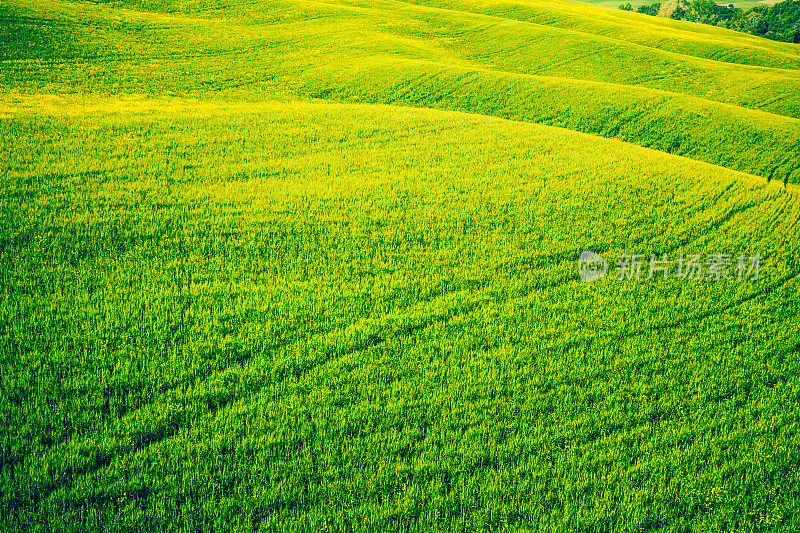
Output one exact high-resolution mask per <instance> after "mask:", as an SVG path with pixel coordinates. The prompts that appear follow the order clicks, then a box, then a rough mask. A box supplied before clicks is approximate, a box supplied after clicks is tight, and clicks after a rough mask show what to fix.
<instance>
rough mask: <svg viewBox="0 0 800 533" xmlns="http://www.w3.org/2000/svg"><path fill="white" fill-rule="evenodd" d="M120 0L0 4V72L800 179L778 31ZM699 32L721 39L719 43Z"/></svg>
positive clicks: (20, 80) (793, 58)
mask: <svg viewBox="0 0 800 533" xmlns="http://www.w3.org/2000/svg"><path fill="white" fill-rule="evenodd" d="M118 4H119V3H115V4H111V5H110V6H107V5H100V6H98V5H95V4H88V3H69V2H47V3H44V4H40V3H38V2H37V3H36V4H34V3H33V2H30V3H25V4H23V5H16V6H13V5H12V6H10V7H5V8H3V9H4V11H5V15H4V17H5V20H6V21H8V22H7V24H6V27H7V28H8V29H10V31H11V34H12V37H10V38H9V37H8V36H6V38H5V41H6V44H5V45H4V46H3V50H4V51H3V52H2V58H3V62H4V64H5V67H6V68H4V70H3V79H4V83H5V85H6V86H8V87H10V88H12V89H15V90H17V91H22V92H26V93H28V92H40V91H48V92H49V91H53V90H56V91H60V90H67V91H76V90H77V91H82V92H86V91H88V92H100V93H102V94H125V93H144V94H165V93H166V94H176V95H186V96H192V97H199V98H207V97H214V96H215V95H219V96H225V95H230V96H233V97H236V98H241V97H245V98H264V97H266V98H271V97H274V96H275V95H278V94H283V95H285V96H293V97H297V96H301V97H314V98H325V99H331V100H337V101H348V102H372V103H397V104H401V105H413V106H420V107H432V108H440V109H451V110H460V111H467V112H476V113H481V114H489V115H494V116H499V117H503V118H510V119H515V120H524V121H530V122H537V123H543V124H551V125H556V126H562V127H566V128H569V129H574V130H577V131H582V132H585V133H592V134H597V135H602V136H606V137H614V138H618V139H620V140H624V141H626V142H631V143H634V144H638V145H641V146H645V147H650V148H654V149H658V150H662V151H666V152H669V153H675V154H679V155H684V156H687V157H691V158H694V159H698V160H702V161H706V162H710V163H714V164H718V165H722V166H726V167H729V168H733V169H735V170H741V171H744V172H748V173H752V174H757V175H760V176H762V177H765V178H771V179H776V180H780V181H783V180H785V179H788V180H789V181H790V182H796V181H797V180H798V179H800V164H798V161H800V119H798V117H799V116H800V72H798V70H797V67H798V63H797V61H798V58H800V55H798V54H797V50H796V49H797V47H794V48H791V45H786V44H785V43H774V42H770V41H766V40H763V39H755V41H757V42H758V43H759V45H760V46H761V48H757V47H755V45H753V44H752V42H753V41H754V38H751V37H748V36H742V37H741V39H740V40H738V41H737V40H735V38H734V36H735V37H736V38H737V39H738V38H739V36H738V35H736V34H735V33H734V32H722V34H723V36H724V37H725V38H721V37H719V35H720V30H719V29H718V28H691V29H692V31H689V30H686V29H685V28H683V27H681V29H680V30H677V29H676V32H675V35H674V36H673V38H672V40H671V41H670V42H678V43H682V44H681V47H680V49H681V50H682V51H684V53H682V54H677V53H675V52H673V51H667V50H664V49H662V48H659V46H664V47H666V46H665V45H663V43H661V42H660V41H659V40H658V39H655V40H653V41H652V42H648V43H647V44H646V45H643V44H641V43H636V44H634V43H633V42H632V40H631V39H630V38H629V37H628V36H627V35H626V34H622V35H618V34H619V32H617V31H615V30H613V28H612V29H608V28H607V27H605V26H602V27H601V28H600V29H596V28H593V27H591V25H589V26H587V27H586V28H585V29H583V30H581V31H575V30H565V29H562V28H561V27H558V26H559V24H561V23H557V22H553V21H551V23H549V24H550V25H542V24H540V23H530V22H527V21H520V20H517V19H509V18H501V17H498V16H494V15H492V16H489V15H485V14H478V13H473V12H468V11H455V10H445V9H440V8H432V7H428V6H418V5H413V4H407V3H403V2H395V1H391V0H385V1H382V2H369V3H365V5H368V6H369V7H365V5H360V3H359V2H342V3H338V4H334V3H320V2H306V1H302V0H299V1H297V2H285V1H277V2H266V3H257V2H241V3H240V2H230V3H229V4H224V3H215V4H213V7H212V6H208V5H207V4H204V3H199V4H196V3H192V4H188V5H191V6H193V9H192V10H187V9H184V10H182V11H190V12H189V13H182V12H181V10H178V9H177V7H173V8H170V5H169V4H167V5H164V4H159V6H161V10H162V11H164V12H165V13H153V12H146V11H137V10H134V11H132V10H128V9H125V8H118V7H111V6H116V5H118ZM122 4H123V5H130V6H131V7H138V8H139V9H142V8H145V7H152V5H150V4H149V3H142V2H138V3H137V2H123V3H122ZM209 4H210V3H209ZM177 5H178V4H176V6H177ZM447 5H448V6H450V7H456V6H455V5H454V4H453V5H451V4H447ZM487 5H489V6H490V7H491V6H495V3H492V2H489V3H487ZM497 5H501V6H503V5H505V4H497ZM514 5H515V6H516V5H517V4H514ZM519 5H520V6H523V7H525V9H522V8H521V7H519V6H517V8H515V9H513V10H511V9H510V8H507V9H503V10H500V9H499V8H496V9H495V8H493V9H489V8H487V7H484V9H483V10H484V11H487V12H499V13H501V14H503V15H506V16H508V15H510V14H514V15H515V16H518V17H520V18H529V19H533V20H537V21H540V18H537V17H536V16H534V15H533V14H531V13H533V12H535V9H534V10H533V11H531V10H532V9H533V8H534V7H537V6H541V4H538V3H535V2H532V3H531V2H528V3H524V2H523V3H519ZM547 5H548V6H550V5H551V4H547ZM554 5H555V6H560V5H561V4H554ZM481 6H484V4H481V3H477V4H475V5H473V4H472V3H471V4H470V9H473V10H477V9H478V8H480V7H481ZM566 6H567V7H565V8H563V9H562V12H563V13H564V14H565V15H564V16H566V15H567V14H569V16H570V17H571V18H570V21H572V18H574V17H577V16H579V14H581V13H582V14H583V15H582V16H583V17H584V18H585V20H586V21H592V22H593V23H594V22H595V21H597V20H603V17H601V16H599V15H598V13H600V14H603V13H605V12H604V11H602V10H600V9H599V8H596V7H593V6H587V5H581V4H579V3H574V4H566ZM461 7H464V6H461ZM548 9H552V8H548ZM498 10H499V11H498ZM509 10H510V11H511V12H512V13H510V12H509ZM529 11H531V12H529ZM23 13H27V15H23ZM520 13H522V15H525V14H527V15H526V17H523V16H522V15H521V14H520ZM223 14H224V15H223ZM621 16H622V15H621ZM624 16H625V17H630V16H634V15H631V14H627V13H625V14H624ZM649 18H652V17H644V16H639V18H638V19H637V21H638V24H639V26H641V27H640V28H639V29H638V30H637V31H638V32H639V33H641V34H645V35H658V34H659V32H663V31H664V29H663V27H662V26H663V21H660V20H657V21H655V22H653V23H652V24H653V26H652V28H645V27H644V26H642V25H646V24H647V22H642V21H641V19H649ZM540 22H541V21H540ZM565 24H566V23H565ZM587 24H588V22H587ZM598 24H599V22H598ZM569 25H570V26H576V24H574V23H573V22H569ZM618 25H620V24H618ZM577 26H578V27H580V25H579V24H577ZM689 26H692V25H689ZM614 27H615V28H616V27H617V26H614ZM590 30H591V31H590ZM651 30H652V31H651ZM592 31H594V33H592ZM629 31H630V28H629ZM704 31H705V33H704ZM639 33H637V35H638V34H639ZM187 36H190V37H189V38H188V39H187ZM626 39H627V40H626ZM634 41H635V39H634ZM639 41H642V40H641V39H639ZM708 46H714V47H718V48H719V47H721V48H720V49H724V50H727V51H726V52H724V53H723V52H720V53H719V54H716V53H713V54H712V53H709V52H708V49H707V48H708ZM667 48H668V47H667ZM686 49H690V50H691V51H692V52H693V55H692V54H688V53H686V52H685V50H686ZM740 52H741V54H745V55H741V54H740ZM745 52H746V53H745ZM751 52H752V53H754V54H758V56H759V57H760V58H761V60H760V61H759V62H757V63H759V64H758V65H755V66H754V65H745V64H740V63H729V62H721V61H714V60H709V59H708V58H706V57H705V56H709V55H711V56H717V55H719V56H721V57H723V58H725V59H729V60H737V59H740V60H741V61H743V62H747V61H751V60H749V59H748V58H747V57H745V56H746V55H747V54H750V53H751ZM737 54H739V55H741V57H739V56H738V55H737ZM44 57H46V58H47V60H46V61H45V62H44V63H43V62H42V58H44ZM751 62H755V61H754V60H752V61H751ZM775 65H780V68H776V67H775ZM258 95H261V96H258ZM553 95H558V97H557V98H553Z"/></svg>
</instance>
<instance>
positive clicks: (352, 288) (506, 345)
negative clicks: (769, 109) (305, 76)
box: [0, 99, 800, 531]
mask: <svg viewBox="0 0 800 533" xmlns="http://www.w3.org/2000/svg"><path fill="white" fill-rule="evenodd" d="M51 105H52V107H48V108H45V109H44V112H36V113H35V114H31V112H29V111H24V110H22V109H23V108H21V107H20V106H17V107H12V108H11V109H12V110H16V111H13V114H12V115H11V116H10V117H9V118H6V119H4V120H3V122H2V127H3V129H4V136H3V138H4V139H7V140H6V141H5V143H6V144H5V146H4V147H3V149H4V153H5V154H7V155H6V156H5V158H4V161H5V164H6V165H7V167H8V168H9V169H10V171H9V173H8V175H7V179H6V180H5V181H4V185H3V188H4V190H3V195H4V197H5V198H7V199H8V200H7V202H6V203H5V207H4V209H3V228H4V230H3V232H4V233H3V239H2V248H0V254H2V256H3V261H2V265H3V272H2V279H3V280H4V282H3V293H2V297H3V301H4V305H3V306H2V313H3V318H2V322H1V323H2V326H3V337H2V346H3V349H2V353H3V359H2V364H3V374H2V375H3V378H2V382H0V383H2V387H3V396H4V398H6V401H5V402H3V403H2V409H3V419H4V420H5V421H6V422H5V432H6V438H5V439H4V440H3V449H2V450H3V451H2V455H3V458H4V460H3V467H2V468H3V469H2V473H3V476H2V484H3V485H2V486H3V490H2V493H3V495H4V496H3V500H2V501H3V511H4V512H3V517H4V519H3V520H4V529H8V530H15V529H19V530H22V529H28V528H31V529H34V530H36V529H37V528H38V529H41V530H48V531H69V530H73V529H74V528H75V527H77V526H78V525H79V524H83V526H86V527H89V528H100V527H102V528H103V529H112V530H116V529H122V528H137V529H141V528H144V529H153V528H161V527H164V526H167V525H169V526H170V527H174V528H178V529H187V530H197V529H199V530H210V528H212V527H213V528H214V530H220V529H222V530H228V529H231V530H232V529H237V528H238V529H241V530H256V529H259V530H265V531H269V530H278V529H280V530H311V529H318V528H321V527H323V528H324V527H330V528H332V529H337V530H339V529H347V528H352V529H357V530H406V529H427V530H444V529H459V530H466V529H469V530H472V529H476V528H477V529H491V530H496V529H502V528H503V527H504V525H507V526H509V527H511V528H514V529H516V528H523V529H529V528H530V529H541V530H563V529H565V528H566V529H571V530H579V529H582V528H585V527H592V528H600V529H605V528H607V529H612V528H613V529H622V530H630V531H633V530H638V529H640V528H645V529H646V528H648V527H650V528H652V527H656V526H659V527H663V528H666V529H668V530H682V529H684V528H687V527H690V528H697V529H708V528H711V529H718V528H729V529H750V528H758V529H769V528H772V527H775V528H790V527H795V526H796V525H797V520H798V518H797V515H796V513H795V511H794V509H795V508H796V505H795V503H796V501H797V497H798V495H797V493H796V489H792V487H795V486H796V485H797V483H796V472H797V466H798V456H797V451H796V448H795V447H794V445H793V442H794V441H795V440H796V439H797V434H796V428H797V420H796V417H797V413H798V412H799V411H798V410H797V402H798V400H799V399H800V396H798V394H800V392H799V391H800V385H799V384H798V383H797V379H798V378H797V376H798V374H797V361H796V357H794V355H795V354H796V352H797V349H798V348H797V346H798V343H799V342H800V339H799V338H798V333H797V332H798V327H797V324H796V322H797V316H798V314H797V311H798V309H797V302H798V300H797V298H796V295H797V289H798V285H797V283H798V281H797V262H796V257H795V250H796V247H795V246H796V245H795V242H796V237H795V236H794V229H795V227H796V224H797V221H798V218H799V217H800V213H799V212H798V208H797V205H796V202H794V201H793V199H794V193H789V192H785V191H783V190H782V189H781V188H778V187H776V186H770V187H764V185H763V184H762V183H760V181H759V180H757V179H755V178H753V177H751V176H747V175H743V174H737V173H733V172H730V171H728V170H725V169H722V168H719V167H713V166H709V165H703V164H699V163H696V162H692V161H690V160H687V159H683V158H678V157H675V156H668V155H662V154H659V153H658V152H654V151H649V150H644V149H641V148H636V147H631V146H630V145H625V144H623V143H619V142H613V141H606V140H602V139H597V138H592V137H589V136H585V135H581V134H577V133H571V132H568V131H566V130H559V129H554V128H547V127H542V126H534V125H528V124H522V123H514V122H508V121H501V120H497V119H491V118H482V117H477V116H474V115H463V114H456V113H443V112H433V111H425V110H414V109H408V108H406V109H402V108H394V107H382V106H374V107H373V106H340V105H331V104H319V103H317V104H310V103H290V102H284V103H267V104H247V105H242V104H239V103H228V104H217V105H209V104H206V103H200V102H197V103H192V102H184V101H180V100H174V99H173V100H162V101H147V100H135V101H130V100H124V101H109V102H101V101H97V100H94V101H92V100H84V101H83V102H81V101H74V100H70V99H60V100H58V101H55V102H53V103H52V104H51ZM87 106H88V107H87ZM12 134H13V135H12ZM11 139H13V141H12V140H11ZM575 146H580V147H581V149H580V150H578V151H576V150H574V149H573V147H575ZM498 154H503V156H502V157H498ZM584 248H592V249H595V250H598V251H600V252H601V253H604V254H606V255H608V256H609V257H611V256H614V255H615V254H617V253H620V252H622V251H639V252H642V253H646V252H650V251H655V252H662V251H664V252H670V253H673V254H676V253H677V252H679V251H686V252H687V253H690V252H691V253H694V252H697V253H714V252H717V251H719V252H729V253H738V252H746V253H748V254H750V253H755V252H756V251H760V252H761V253H763V254H764V255H765V257H766V259H765V262H764V264H763V265H762V273H763V274H762V278H761V279H760V280H759V281H757V282H737V281H730V282H721V283H712V282H694V283H693V282H691V281H680V280H672V281H668V282H658V281H650V282H644V281H642V282H638V283H637V282H617V281H613V280H605V281H601V282H597V283H595V284H582V283H581V282H580V281H578V280H577V277H576V275H575V259H576V257H577V254H578V253H579V252H580V250H581V249H584Z"/></svg>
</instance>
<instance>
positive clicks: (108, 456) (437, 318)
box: [34, 276, 572, 505]
mask: <svg viewBox="0 0 800 533" xmlns="http://www.w3.org/2000/svg"><path fill="white" fill-rule="evenodd" d="M571 280H572V276H564V277H562V278H558V279H556V280H551V281H550V282H545V283H542V284H540V285H538V286H537V290H547V289H549V288H554V287H558V286H560V285H563V284H565V283H568V282H569V281H571ZM447 294H452V292H447V293H445V295H447ZM526 296H527V295H523V296H520V297H518V298H524V297H526ZM518 298H517V299H518ZM489 301H491V297H487V298H485V299H481V300H478V301H474V302H472V303H470V304H468V305H466V306H463V307H460V308H454V309H451V310H449V311H448V312H446V313H443V314H440V315H434V316H432V317H428V318H427V319H423V320H422V321H420V322H418V323H415V324H411V325H409V326H408V327H402V328H400V329H398V330H397V331H395V332H394V333H392V334H389V335H382V334H380V332H375V333H374V334H370V335H368V336H367V337H366V338H364V339H362V340H360V341H358V342H356V343H354V344H353V345H352V346H349V347H347V348H346V349H337V348H334V349H332V350H328V351H327V352H324V353H323V356H322V357H318V358H315V359H313V360H310V361H305V362H304V363H303V364H290V365H286V366H287V368H285V369H281V370H280V371H279V372H278V373H277V374H278V376H279V379H278V380H277V381H273V380H272V379H267V376H266V375H265V374H262V375H260V376H258V378H256V380H255V381H256V382H255V383H253V384H254V385H255V386H254V387H250V388H248V391H247V394H246V395H244V396H236V395H235V394H229V395H228V397H226V398H221V399H219V400H218V401H214V402H213V403H211V404H207V406H206V407H207V408H206V409H205V410H204V411H203V412H202V413H198V415H197V416H199V417H200V418H203V419H208V418H209V417H213V416H215V415H216V414H217V413H218V412H220V411H221V410H223V409H226V408H227V407H228V406H229V405H231V404H234V403H240V402H243V401H247V400H248V399H250V398H251V397H253V396H255V395H257V394H259V393H261V392H262V391H263V390H264V389H265V388H267V387H268V386H269V384H270V383H271V384H273V385H275V384H277V383H279V382H284V381H286V379H287V378H288V379H291V380H294V381H298V380H301V379H303V377H304V376H306V375H307V374H308V373H309V372H311V371H312V370H313V369H315V368H320V367H322V366H324V365H325V364H327V363H330V362H332V361H336V360H341V359H342V358H343V357H345V356H348V355H353V354H357V353H360V352H364V351H367V350H370V349H373V348H375V347H378V346H381V345H383V344H386V343H387V342H390V341H392V340H396V339H399V338H402V337H404V336H409V335H414V334H415V333H418V332H420V331H423V330H425V329H427V328H429V327H431V326H433V325H436V324H448V323H450V322H452V321H453V320H456V319H459V318H461V317H464V316H467V315H469V314H470V313H471V312H473V311H475V310H476V309H479V308H480V307H482V306H483V305H485V304H486V303H488V302H489ZM237 366H240V365H237ZM223 372H224V371H223ZM220 373H222V372H220ZM272 374H273V375H274V374H275V372H274V369H273V372H272ZM206 381H208V380H206ZM265 382H266V383H265ZM188 404H189V403H188V402H187V405H188ZM181 413H183V411H181V412H179V413H177V414H175V416H174V417H173V418H168V419H167V420H165V421H164V422H165V423H162V424H160V425H159V427H158V428H157V431H155V432H147V431H143V432H141V434H140V435H139V437H138V438H137V440H136V441H135V443H134V444H133V445H132V446H129V447H126V448H124V449H120V448H117V449H114V450H107V451H105V452H102V451H101V452H98V453H96V454H95V456H94V457H93V458H92V459H91V460H89V461H87V462H86V463H85V464H83V465H81V466H78V467H76V468H68V469H67V471H66V472H65V474H64V476H63V477H66V478H69V479H71V480H72V483H75V481H76V478H78V477H81V476H87V475H91V474H93V473H95V472H97V471H100V470H102V469H104V468H106V467H108V466H110V465H111V463H112V461H113V460H114V458H115V457H119V456H123V455H129V454H133V453H137V452H138V451H141V450H143V449H146V448H149V447H151V446H155V445H157V444H159V443H161V442H164V441H166V440H168V439H171V438H173V437H175V436H176V435H178V433H179V432H180V431H182V430H184V429H187V430H191V428H192V423H191V422H188V423H187V422H186V421H185V420H183V418H184V417H183V416H181ZM116 440H117V441H119V440H120V439H116ZM63 477H62V479H60V480H55V481H54V482H53V483H51V484H48V485H45V486H43V487H41V489H40V490H38V491H37V492H36V493H35V495H36V497H35V498H34V503H35V504H37V505H38V503H39V502H40V501H42V500H45V499H49V498H50V497H51V496H52V495H53V494H54V493H55V492H56V491H57V490H58V489H59V488H61V487H63V486H64V480H63Z"/></svg>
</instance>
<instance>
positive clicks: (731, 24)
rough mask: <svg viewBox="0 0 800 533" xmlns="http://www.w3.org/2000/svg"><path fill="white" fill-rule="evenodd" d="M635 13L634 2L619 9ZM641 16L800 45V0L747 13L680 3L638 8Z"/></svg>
mask: <svg viewBox="0 0 800 533" xmlns="http://www.w3.org/2000/svg"><path fill="white" fill-rule="evenodd" d="M619 8H620V9H622V10H624V11H633V10H634V8H633V6H631V4H630V3H625V4H622V5H620V6H619ZM636 12H637V13H644V14H645V15H652V16H663V17H669V18H672V19H676V20H688V21H691V22H699V23H702V24H711V25H713V26H720V27H723V28H728V29H731V30H736V31H741V32H745V33H751V34H753V35H759V36H761V37H766V38H767V39H772V40H774V41H784V42H789V43H800V0H783V1H782V2H780V3H778V4H775V5H773V6H768V5H757V6H755V7H753V8H751V9H749V10H747V11H744V10H742V9H740V8H734V7H730V6H729V5H728V4H723V5H717V4H716V3H715V2H714V1H713V0H677V1H676V2H675V1H672V2H666V3H664V4H662V3H654V4H650V5H643V6H639V7H638V8H636Z"/></svg>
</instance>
